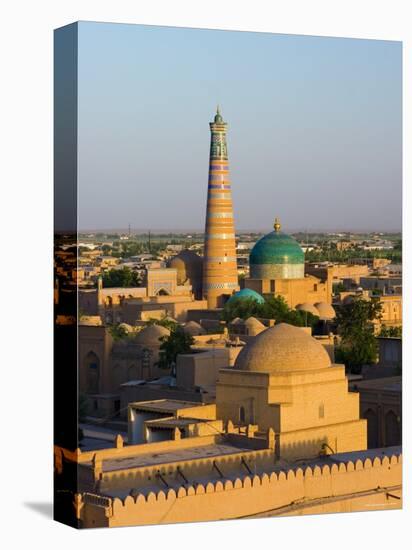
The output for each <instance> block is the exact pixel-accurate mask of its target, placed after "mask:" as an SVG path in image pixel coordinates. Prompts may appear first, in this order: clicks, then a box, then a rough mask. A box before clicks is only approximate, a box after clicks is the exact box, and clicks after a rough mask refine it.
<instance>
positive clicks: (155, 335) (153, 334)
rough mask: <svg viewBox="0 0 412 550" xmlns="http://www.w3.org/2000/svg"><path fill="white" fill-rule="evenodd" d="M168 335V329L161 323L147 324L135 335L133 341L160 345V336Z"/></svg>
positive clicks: (143, 344) (148, 344)
mask: <svg viewBox="0 0 412 550" xmlns="http://www.w3.org/2000/svg"><path fill="white" fill-rule="evenodd" d="M169 335H170V330H169V329H167V328H165V327H162V326H161V325H149V326H148V327H146V328H144V329H143V330H141V331H140V332H139V333H138V334H137V335H136V338H135V342H136V344H140V345H141V346H149V347H150V346H160V344H161V341H160V338H163V337H164V336H169Z"/></svg>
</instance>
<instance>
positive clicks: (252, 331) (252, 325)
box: [245, 317, 266, 336]
mask: <svg viewBox="0 0 412 550" xmlns="http://www.w3.org/2000/svg"><path fill="white" fill-rule="evenodd" d="M245 327H246V328H247V331H248V333H249V336H256V335H257V334H259V333H261V332H262V331H263V330H265V328H266V327H265V325H264V324H263V323H261V322H260V321H259V320H258V319H256V317H248V318H247V319H246V321H245Z"/></svg>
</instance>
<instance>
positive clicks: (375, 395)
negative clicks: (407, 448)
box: [351, 376, 402, 448]
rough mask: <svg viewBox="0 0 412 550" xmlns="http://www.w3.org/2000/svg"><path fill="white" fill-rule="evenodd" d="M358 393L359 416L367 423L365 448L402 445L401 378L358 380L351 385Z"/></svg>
mask: <svg viewBox="0 0 412 550" xmlns="http://www.w3.org/2000/svg"><path fill="white" fill-rule="evenodd" d="M351 389H352V390H353V391H356V392H359V396H360V415H361V418H364V419H365V420H367V423H368V448H375V447H391V446H393V445H401V443H402V377H401V376H393V377H385V378H375V379H372V380H361V381H359V382H358V381H356V382H354V383H353V384H351Z"/></svg>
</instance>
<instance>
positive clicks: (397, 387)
mask: <svg viewBox="0 0 412 550" xmlns="http://www.w3.org/2000/svg"><path fill="white" fill-rule="evenodd" d="M351 386H352V389H354V390H355V391H358V390H384V391H396V392H400V391H402V376H387V377H383V378H372V379H370V380H360V381H359V382H358V381H356V382H353V384H351Z"/></svg>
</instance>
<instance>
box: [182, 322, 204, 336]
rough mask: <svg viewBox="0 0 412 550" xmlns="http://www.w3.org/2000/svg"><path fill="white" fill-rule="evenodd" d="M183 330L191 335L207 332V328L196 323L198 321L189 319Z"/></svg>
mask: <svg viewBox="0 0 412 550" xmlns="http://www.w3.org/2000/svg"><path fill="white" fill-rule="evenodd" d="M183 332H185V333H186V334H190V336H199V335H200V334H206V331H205V329H204V328H203V327H202V326H201V325H199V323H196V321H189V322H188V323H186V324H185V326H184V327H183Z"/></svg>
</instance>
